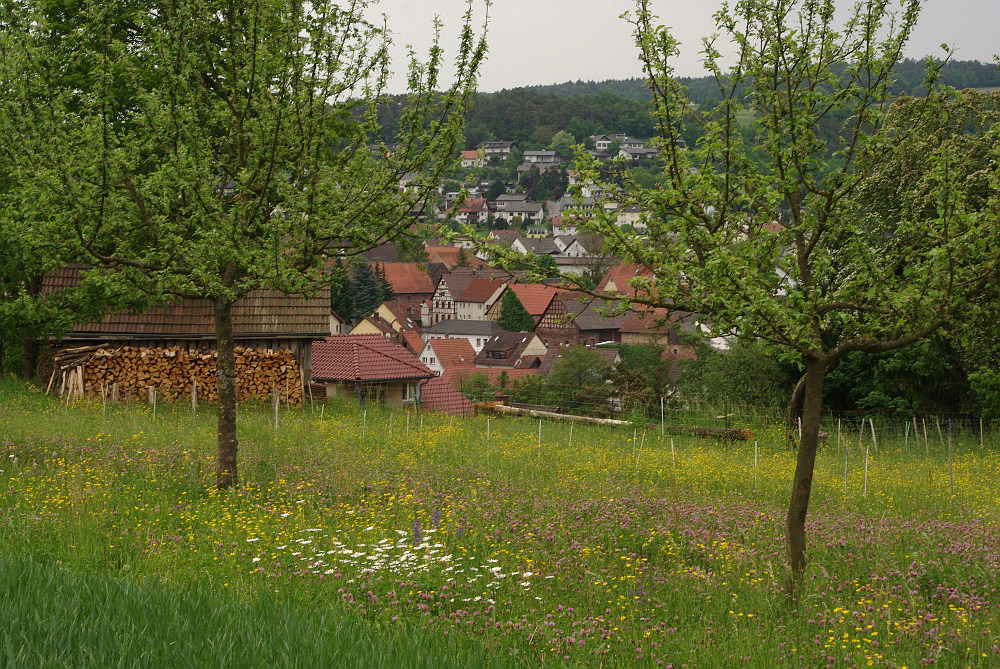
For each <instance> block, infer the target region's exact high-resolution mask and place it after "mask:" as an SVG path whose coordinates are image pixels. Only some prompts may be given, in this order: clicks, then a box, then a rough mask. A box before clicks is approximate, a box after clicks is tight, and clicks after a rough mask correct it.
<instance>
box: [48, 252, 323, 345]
mask: <svg viewBox="0 0 1000 669" xmlns="http://www.w3.org/2000/svg"><path fill="white" fill-rule="evenodd" d="M87 269H88V268H87V267H86V266H84V265H67V266H66V267H62V268H60V269H58V270H55V271H54V272H51V273H50V274H48V275H46V276H45V277H44V279H43V281H42V291H43V292H46V293H51V292H55V291H57V290H60V289H62V288H71V287H74V286H77V285H78V284H79V283H80V280H81V278H82V274H83V272H84V271H86V270H87ZM233 334H234V335H235V336H236V337H237V338H246V337H268V336H274V335H282V336H292V335H301V336H309V337H322V336H325V335H328V334H330V289H329V287H326V288H324V289H322V290H320V291H319V293H318V294H317V295H315V296H313V297H301V296H295V295H286V294H284V293H281V292H279V291H276V290H253V291H250V294H249V295H247V296H246V297H245V298H243V299H242V300H240V301H239V302H237V303H236V304H235V305H233ZM114 335H122V336H129V337H171V338H175V337H176V338H211V337H215V316H214V313H213V310H212V303H211V302H210V301H208V300H191V299H184V300H178V301H176V302H173V303H172V304H168V305H166V306H161V307H156V308H154V309H150V310H148V311H144V312H141V313H132V312H127V311H118V312H114V313H111V314H108V315H107V316H105V317H104V319H103V320H101V321H100V322H97V321H91V322H89V323H81V324H79V325H77V326H76V327H74V328H73V336H76V337H101V338H104V337H108V336H111V337H113V336H114Z"/></svg>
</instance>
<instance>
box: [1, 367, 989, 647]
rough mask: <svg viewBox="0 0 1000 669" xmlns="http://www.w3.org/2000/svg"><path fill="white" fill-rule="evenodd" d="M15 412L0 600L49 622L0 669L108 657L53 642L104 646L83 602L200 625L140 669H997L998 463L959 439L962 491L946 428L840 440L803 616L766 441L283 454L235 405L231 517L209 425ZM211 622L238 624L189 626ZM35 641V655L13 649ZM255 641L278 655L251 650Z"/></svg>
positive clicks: (78, 410) (813, 525)
mask: <svg viewBox="0 0 1000 669" xmlns="http://www.w3.org/2000/svg"><path fill="white" fill-rule="evenodd" d="M0 406H3V411H2V413H0V441H2V444H0V458H2V460H3V462H2V464H0V470H2V471H0V519H2V522H0V545H2V546H3V552H2V557H3V560H4V561H3V563H2V564H0V581H2V582H3V583H4V587H5V588H7V590H6V591H5V592H8V591H12V590H11V588H16V589H18V590H17V591H18V592H20V593H22V594H21V597H20V598H21V599H24V596H23V593H25V592H35V591H36V590H38V591H39V592H38V597H39V598H44V599H45V601H46V602H48V606H51V607H55V608H53V609H52V611H53V613H51V615H50V614H44V615H43V614H39V613H37V612H36V613H32V612H33V611H36V610H39V609H37V607H35V608H24V607H20V608H19V607H17V606H14V607H11V606H7V607H6V608H4V609H0V622H2V625H3V629H4V632H3V633H2V634H3V643H2V644H0V657H3V658H5V660H6V661H7V662H9V663H14V664H18V663H23V664H38V662H26V661H25V660H24V658H32V657H35V658H42V659H44V661H45V662H49V663H51V664H54V665H65V664H70V665H80V664H86V663H87V661H86V659H85V658H87V657H109V653H110V654H113V652H114V646H113V645H111V646H107V645H100V644H108V643H109V642H108V641H107V640H105V641H102V642H97V641H95V642H94V643H95V644H98V645H97V646H96V647H93V648H91V647H89V646H87V644H86V643H84V641H82V640H78V641H77V642H74V643H73V644H57V643H52V641H51V640H52V639H59V638H75V637H74V635H75V634H78V632H74V631H73V629H74V626H79V625H81V624H82V623H80V622H79V621H77V620H76V619H75V617H74V616H73V615H71V613H72V612H73V611H77V610H78V609H79V610H80V611H81V613H80V614H79V620H88V618H87V616H88V614H87V613H86V611H87V610H88V608H87V607H88V606H90V607H91V608H93V605H92V604H89V605H88V604H85V603H83V604H81V603H80V602H78V601H76V600H74V599H73V598H72V593H74V592H77V591H78V590H79V588H78V587H76V586H75V585H72V584H75V583H78V582H79V583H86V584H93V585H92V586H90V585H88V587H92V589H94V590H95V591H101V592H106V591H107V592H114V593H116V594H115V595H114V597H112V599H114V600H117V599H119V598H124V599H126V600H128V601H132V599H134V601H135V602H137V603H136V604H135V605H133V606H132V608H131V609H129V610H131V611H133V613H132V614H131V617H130V618H128V619H127V620H118V621H117V622H112V623H109V626H108V629H116V630H118V629H131V628H130V627H129V625H131V624H132V623H130V622H129V621H130V620H134V619H136V618H138V619H139V620H144V619H143V618H142V616H145V615H148V616H152V617H150V618H149V620H150V621H154V620H158V619H160V618H162V617H164V614H163V611H164V610H166V609H170V607H169V606H168V605H167V604H165V602H167V603H169V602H176V606H177V610H178V611H181V612H183V611H191V612H193V613H191V614H190V616H188V617H192V616H193V617H194V619H195V620H201V619H200V618H198V616H199V615H203V616H204V615H207V618H206V620H205V622H204V624H201V623H199V624H194V625H191V624H189V623H185V622H184V620H185V616H186V615H187V614H184V615H181V614H180V613H175V614H173V615H171V616H167V618H169V621H172V622H169V624H164V625H163V629H162V630H161V629H159V628H158V626H156V625H153V624H146V625H141V624H140V626H139V628H138V629H140V630H142V629H145V630H146V634H147V635H148V634H152V635H153V638H154V639H157V638H158V636H159V635H165V636H163V639H162V640H160V641H158V642H157V643H159V644H160V645H159V646H156V648H169V647H170V643H171V642H180V641H190V640H191V639H192V638H193V639H194V640H195V641H196V642H197V643H193V642H191V643H189V645H190V646H191V647H192V650H191V651H190V653H189V654H186V655H185V654H178V655H170V654H169V653H167V651H161V650H157V651H155V652H154V651H152V650H150V647H151V646H150V644H152V645H153V646H155V643H154V642H152V641H150V642H149V643H147V642H146V641H141V640H140V635H136V634H133V636H134V638H135V643H132V644H130V645H128V648H130V649H132V650H130V651H129V653H130V654H128V655H127V659H126V661H124V662H122V664H125V665H131V666H138V665H140V664H143V659H142V658H146V659H148V658H150V657H155V658H167V659H163V660H162V662H163V663H164V664H166V663H168V662H174V663H175V665H187V666H198V665H201V664H204V663H206V662H208V663H216V662H218V661H220V660H219V659H218V658H219V657H221V656H220V655H219V653H221V652H222V651H219V650H218V649H219V648H230V651H229V652H231V653H237V655H236V656H235V657H241V656H240V655H239V653H240V652H241V650H240V649H248V648H258V649H259V650H257V651H253V652H252V653H251V651H250V650H243V651H242V652H244V653H251V654H246V655H243V656H242V657H243V659H242V660H240V661H237V662H236V664H259V665H260V666H289V665H293V664H296V663H297V664H301V665H305V666H308V665H310V664H312V663H313V661H315V659H316V658H331V657H336V658H340V659H338V660H336V661H335V663H337V664H346V665H351V664H353V665H355V666H375V665H376V664H383V665H384V666H403V665H404V662H403V661H402V660H400V658H408V657H411V656H412V657H413V658H415V659H412V660H406V661H407V662H410V664H409V665H408V666H445V665H448V664H451V666H474V665H484V664H491V663H492V664H514V665H541V664H544V665H550V666H560V665H567V666H573V665H587V666H591V665H594V666H596V665H601V666H636V665H637V664H642V665H650V666H671V665H672V666H674V667H682V666H690V667H725V666H749V667H773V666H790V667H798V666H801V667H822V666H835V667H839V666H859V667H863V666H880V667H901V666H908V667H916V666H922V665H925V664H934V665H937V666H947V667H965V666H984V667H985V666H995V665H996V664H997V663H1000V647H998V646H1000V631H998V630H1000V616H998V613H997V604H998V602H1000V598H998V596H997V593H996V583H997V580H998V575H1000V548H998V538H1000V531H998V524H997V520H998V514H1000V512H998V507H1000V499H998V498H1000V494H998V487H997V483H996V482H997V481H998V480H1000V478H998V473H1000V471H998V470H1000V457H998V454H997V450H996V448H997V444H996V442H995V439H994V437H992V436H991V435H989V434H987V435H986V439H985V442H984V445H983V446H980V439H979V435H978V434H972V433H971V432H970V433H958V434H956V435H955V438H954V440H953V446H952V458H951V466H950V468H949V459H948V456H947V449H946V447H945V443H946V439H947V436H946V433H942V436H941V437H940V438H937V433H936V431H935V430H934V429H933V428H931V432H930V439H928V440H927V441H926V442H925V441H924V440H923V438H922V437H923V435H922V434H920V436H919V438H918V439H919V440H917V441H915V440H914V438H913V436H912V435H911V434H909V433H907V434H906V435H905V436H904V435H903V434H881V435H880V436H879V439H878V445H879V449H878V451H877V452H876V451H875V450H874V449H873V447H872V448H871V450H867V452H866V446H868V445H869V444H870V443H871V440H870V438H869V437H870V434H868V433H866V437H865V439H864V440H863V442H862V444H861V446H860V447H859V446H858V434H857V428H858V425H857V424H856V423H855V424H854V426H853V427H852V429H851V430H849V429H848V426H846V425H845V426H843V432H842V435H841V442H840V443H837V439H836V434H837V427H836V425H835V424H831V425H828V426H827V430H828V431H829V432H831V434H832V435H834V436H833V439H832V442H833V443H831V445H829V446H827V447H825V448H824V449H823V450H822V452H821V453H820V456H819V459H818V463H817V471H816V477H815V481H814V488H813V489H814V493H813V503H812V506H811V509H810V521H809V524H808V540H809V567H808V570H807V573H806V575H805V578H804V579H803V580H802V582H801V583H799V584H798V586H797V587H796V588H795V590H794V592H789V588H788V585H789V580H788V573H787V568H786V565H785V558H784V550H785V547H784V506H785V503H786V497H787V493H788V490H789V487H790V484H791V474H792V469H793V460H794V454H793V453H792V452H791V451H789V450H788V449H787V448H786V447H785V446H784V443H783V438H782V437H783V433H782V430H781V429H780V428H778V427H777V426H772V427H768V426H766V425H760V424H754V425H746V426H743V425H740V424H739V421H738V419H736V418H732V419H731V422H732V426H733V427H749V428H752V429H754V431H755V434H756V442H754V441H748V442H719V443H715V442H711V441H706V440H703V439H698V438H694V437H689V436H679V435H675V436H673V437H671V436H670V434H664V435H661V434H660V433H659V431H658V430H657V429H655V428H653V427H651V426H650V427H648V428H645V429H644V428H642V427H639V428H635V429H633V428H606V427H581V426H575V427H573V428H570V427H569V425H565V424H556V423H547V422H546V423H542V424H541V425H540V424H539V423H538V421H533V420H530V419H527V420H519V419H499V418H496V417H494V418H492V419H487V418H485V417H479V418H475V419H465V420H462V419H451V418H449V417H447V416H436V415H433V414H416V413H413V414H409V415H407V414H405V413H399V412H397V413H388V412H382V411H369V412H368V413H367V415H362V414H361V413H360V412H359V410H358V409H357V407H356V406H354V405H350V404H344V405H329V406H327V407H324V408H322V409H320V408H319V407H318V406H317V407H314V408H309V407H307V408H305V409H290V410H288V409H284V408H282V409H281V412H280V415H279V419H278V425H277V427H275V425H274V414H273V412H272V411H271V410H270V409H267V408H262V407H254V406H244V407H241V413H240V428H239V429H240V436H241V452H240V457H241V463H242V471H241V480H242V484H241V486H240V487H239V489H237V490H235V491H231V492H228V493H224V494H220V493H218V492H216V491H215V490H214V489H213V487H212V484H213V481H214V432H213V429H214V420H213V417H212V416H211V415H210V414H211V411H210V410H209V408H207V407H202V410H201V411H200V412H199V414H198V415H197V416H196V417H193V416H192V415H191V410H190V407H189V406H185V405H182V404H177V405H160V406H159V407H158V408H157V414H156V416H155V418H154V416H153V415H152V414H153V412H152V410H151V409H150V408H149V407H146V406H145V405H139V404H132V405H107V406H105V405H103V404H102V403H101V402H100V400H98V401H96V402H86V401H81V402H79V403H77V404H71V405H69V406H66V405H64V404H60V403H58V402H57V401H55V400H53V399H51V398H46V397H43V396H41V395H40V394H38V393H32V392H28V391H26V390H25V389H24V388H23V387H21V386H17V385H15V384H11V383H5V384H4V385H3V386H0ZM932 425H933V424H932ZM571 430H572V431H571ZM852 430H853V431H852ZM848 432H851V436H850V437H848V436H847V434H848ZM755 443H756V448H755ZM845 446H846V447H847V448H846V449H845ZM755 463H756V464H755ZM952 489H953V490H954V494H951V490H952ZM22 573H25V574H28V576H18V574H22ZM47 584H55V585H56V586H59V587H55V586H53V588H54V589H50V590H52V591H51V592H49V591H48V590H46V588H47V587H48V586H47ZM66 584H70V585H66ZM122 593H124V594H122ZM130 593H131V594H130ZM130 597H131V598H132V599H128V598H130ZM4 599H10V597H5V598H4ZM101 601H103V600H101ZM206 601H208V602H213V601H217V602H219V606H220V607H226V608H225V609H224V610H231V611H232V613H230V614H227V615H224V616H216V617H214V618H213V617H212V616H211V615H208V614H204V613H202V614H199V613H198V612H199V611H204V610H205V607H204V606H203V604H199V602H201V603H204V602H206ZM143 602H146V603H147V604H143ZM190 602H195V603H194V604H192V603H190ZM144 607H145V608H144ZM165 607H166V609H165ZM170 610H172V609H170ZM207 610H208V611H209V612H210V611H211V610H212V607H211V606H209V607H208V609H207ZM143 611H148V612H147V613H143ZM152 612H155V613H152ZM32 615H35V618H31V616H32ZM40 615H42V617H43V618H45V619H48V620H50V621H51V623H50V625H49V627H48V628H47V631H46V632H45V633H44V634H40V633H38V632H37V631H36V632H35V633H33V634H29V633H27V632H25V631H23V630H26V629H36V628H37V627H38V625H37V624H35V623H36V622H37V621H36V618H38V616H40ZM26 618H28V622H27V623H26V622H25V619H26ZM230 620H233V621H236V622H234V623H233V624H232V629H231V630H228V632H227V634H228V636H226V637H225V639H223V640H222V641H218V640H217V635H218V634H219V633H220V632H219V630H220V629H221V630H227V629H228V628H227V627H226V626H227V625H228V624H229V623H228V622H222V621H230ZM247 620H254V621H257V623H258V626H259V628H260V629H267V630H268V634H266V635H265V634H262V635H260V638H259V639H257V640H256V641H254V644H256V645H254V644H249V643H248V642H247V641H246V639H255V636H254V634H253V632H252V629H253V626H252V625H247V624H246V622H245V621H247ZM115 625H118V627H115ZM17 630H22V631H21V632H18V631H17ZM116 635H117V636H124V638H133V637H131V636H128V633H125V632H116ZM241 635H243V636H241ZM104 638H105V639H114V638H115V635H110V636H106V637H104ZM289 638H295V639H302V641H301V642H297V643H295V644H288V643H287V639H289ZM47 639H48V641H47ZM283 639H284V640H285V641H284V642H283V641H282V640H283ZM362 639H363V640H364V641H363V642H362V641H360V640H362ZM401 640H402V641H401ZM227 644H229V645H227ZM355 647H356V648H357V650H356V651H352V650H351V649H352V648H355ZM59 648H63V649H65V648H74V649H76V650H61V651H58V652H59V653H62V654H58V653H57V650H58V649H59ZM199 649H200V650H199ZM213 649H215V650H213ZM66 653H70V655H67V654H66ZM88 653H89V654H90V655H87V654H88ZM151 653H153V654H152V655H151ZM156 653H159V654H156ZM165 653H166V654H165ZM212 653H216V654H212ZM352 653H353V654H352ZM373 653H380V654H373ZM102 654H103V655H102ZM226 657H228V658H229V660H230V661H232V659H233V657H234V656H233V655H232V654H230V655H227V656H226ZM251 657H259V658H266V659H260V660H259V661H258V660H253V661H250V660H248V659H247V658H251ZM18 658H20V659H18ZM206 658H207V660H206ZM310 658H312V660H311V659H310ZM442 658H444V659H442ZM158 661H159V660H158ZM324 662H326V661H325V660H324ZM147 664H148V663H147Z"/></svg>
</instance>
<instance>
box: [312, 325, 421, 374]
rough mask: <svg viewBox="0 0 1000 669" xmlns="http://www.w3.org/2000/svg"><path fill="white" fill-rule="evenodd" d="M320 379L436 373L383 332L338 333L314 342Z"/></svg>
mask: <svg viewBox="0 0 1000 669" xmlns="http://www.w3.org/2000/svg"><path fill="white" fill-rule="evenodd" d="M312 366H313V378H314V379H316V380H317V381H391V380H397V379H429V378H431V377H432V376H434V373H433V372H431V370H429V369H428V368H427V367H426V366H425V365H423V364H422V363H421V362H420V360H418V359H417V357H416V356H415V355H413V354H412V353H410V352H409V351H407V350H406V349H405V348H403V347H402V346H400V345H399V344H397V343H396V342H394V341H392V340H391V339H387V338H386V337H382V336H379V335H338V336H332V337H327V338H326V339H324V340H323V341H314V342H313V343H312Z"/></svg>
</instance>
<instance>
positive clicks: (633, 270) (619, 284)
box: [597, 263, 653, 297]
mask: <svg viewBox="0 0 1000 669" xmlns="http://www.w3.org/2000/svg"><path fill="white" fill-rule="evenodd" d="M637 276H641V277H645V278H651V277H652V276H653V273H652V272H651V271H650V270H649V268H648V267H646V266H644V265H635V264H629V263H622V264H621V265H618V266H617V267H612V268H611V269H610V270H608V273H607V274H605V275H604V278H603V279H601V282H600V283H599V284H597V290H598V291H610V288H609V287H608V284H609V282H611V281H612V280H613V281H614V285H615V288H616V289H617V291H616V292H618V293H622V294H624V295H629V296H630V297H635V287H634V286H632V285H630V284H629V280H631V279H634V278H635V277H637ZM612 292H615V291H612Z"/></svg>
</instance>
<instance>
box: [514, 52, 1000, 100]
mask: <svg viewBox="0 0 1000 669" xmlns="http://www.w3.org/2000/svg"><path fill="white" fill-rule="evenodd" d="M925 71H926V63H925V61H923V60H915V59H912V58H907V59H905V60H903V61H902V62H900V63H899V65H897V66H896V79H897V84H896V86H895V87H894V89H893V90H894V92H896V93H908V94H911V95H913V94H919V93H920V92H921V90H922V86H921V84H922V83H923V78H924V73H925ZM942 80H943V83H945V84H946V85H948V86H954V87H955V88H994V87H998V86H1000V67H997V66H996V64H994V63H982V62H980V61H977V60H954V61H950V62H948V63H945V65H944V67H943V68H942ZM681 81H682V82H683V83H684V85H685V86H687V87H688V95H689V96H690V97H691V101H692V102H694V103H696V104H700V103H702V102H705V101H707V100H714V99H718V97H719V96H718V92H717V90H716V87H715V81H714V79H713V78H712V77H708V76H705V77H681ZM525 88H526V90H529V91H532V92H535V93H542V94H550V95H554V96H556V97H559V98H573V97H577V96H589V95H596V94H598V93H602V92H607V93H612V94H614V95H616V96H619V97H622V98H625V99H627V100H637V101H642V102H645V101H648V100H649V98H650V95H649V91H648V90H647V89H646V88H645V84H644V81H643V80H642V79H639V78H637V77H636V78H632V79H611V80H608V81H581V80H577V81H567V82H565V83H562V84H551V85H548V86H527V87H525Z"/></svg>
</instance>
